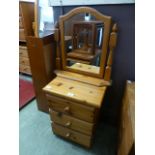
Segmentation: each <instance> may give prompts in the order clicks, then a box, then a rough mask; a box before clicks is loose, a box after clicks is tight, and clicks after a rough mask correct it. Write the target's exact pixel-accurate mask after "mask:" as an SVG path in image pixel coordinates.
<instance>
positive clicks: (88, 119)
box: [43, 7, 116, 147]
mask: <svg viewBox="0 0 155 155" xmlns="http://www.w3.org/2000/svg"><path fill="white" fill-rule="evenodd" d="M81 13H83V14H85V13H91V14H92V15H93V16H95V17H96V18H97V20H101V21H103V22H104V27H105V29H104V37H103V38H104V41H103V43H102V47H104V48H103V49H102V52H103V53H102V54H101V61H103V62H104V61H105V60H106V58H108V57H109V56H108V55H106V54H108V51H107V50H108V47H107V46H108V45H109V46H110V44H111V43H110V44H109V42H108V40H109V37H111V36H110V34H111V33H110V31H111V25H110V24H111V17H109V16H105V15H102V14H101V13H99V12H98V11H97V10H95V9H92V8H89V7H79V8H76V9H73V10H71V11H70V12H68V13H67V15H64V16H61V17H60V20H59V22H60V31H59V27H58V26H57V29H56V35H55V39H56V41H57V44H56V46H57V53H56V54H57V58H58V59H56V61H57V63H56V65H57V66H58V69H59V70H57V71H55V73H56V77H55V78H54V80H52V81H51V82H50V83H49V84H47V85H46V86H45V87H44V88H43V91H44V92H45V95H46V98H47V100H48V106H49V113H50V117H51V121H52V123H51V124H52V130H53V132H54V133H55V134H57V135H59V136H62V137H64V138H66V139H68V140H71V141H74V142H76V143H78V144H81V145H83V146H85V147H91V144H92V140H93V137H94V132H95V128H96V125H97V121H98V116H99V112H100V109H101V106H102V101H103V98H104V95H105V92H106V89H107V87H108V86H110V76H108V77H109V79H108V78H107V79H106V80H104V78H103V77H104V74H102V73H103V72H104V71H105V69H106V68H105V67H106V66H107V65H106V61H105V62H104V63H103V64H104V66H102V65H103V64H102V65H100V71H98V70H99V68H98V67H96V66H95V68H93V66H91V65H88V64H78V63H75V64H73V65H72V66H71V67H72V70H71V69H70V70H69V69H66V59H67V58H66V55H67V54H66V51H65V49H66V47H65V42H66V36H65V34H64V22H66V21H67V19H68V18H71V17H72V16H74V15H77V14H81ZM98 18H99V19H98ZM59 34H60V36H61V38H59ZM111 40H112V39H111ZM114 41H116V37H115V38H114ZM60 47H61V48H60ZM60 50H61V54H60ZM112 52H113V51H112ZM104 57H106V58H104ZM109 59H110V60H111V63H112V54H111V55H110V58H109ZM58 63H60V64H61V63H62V66H60V65H58ZM108 64H109V63H108ZM91 67H92V68H91ZM78 68H82V69H83V70H82V71H81V72H80V71H77V69H78ZM88 70H91V71H90V72H89V74H87V73H88ZM88 75H89V76H88Z"/></svg>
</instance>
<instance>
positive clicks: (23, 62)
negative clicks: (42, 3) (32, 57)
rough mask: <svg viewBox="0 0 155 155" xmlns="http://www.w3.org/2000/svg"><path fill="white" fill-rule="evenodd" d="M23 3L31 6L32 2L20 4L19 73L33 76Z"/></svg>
mask: <svg viewBox="0 0 155 155" xmlns="http://www.w3.org/2000/svg"><path fill="white" fill-rule="evenodd" d="M21 3H26V4H28V5H30V4H31V2H30V4H29V2H19V72H20V73H25V74H28V75H31V74H32V73H31V67H30V62H29V56H28V51H27V44H26V35H25V34H26V31H25V28H24V18H23V10H22V7H21ZM32 4H33V3H32ZM27 11H29V10H27Z"/></svg>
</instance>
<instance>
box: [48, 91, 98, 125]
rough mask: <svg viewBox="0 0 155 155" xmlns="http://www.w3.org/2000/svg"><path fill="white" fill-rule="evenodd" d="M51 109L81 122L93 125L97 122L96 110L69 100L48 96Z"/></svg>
mask: <svg viewBox="0 0 155 155" xmlns="http://www.w3.org/2000/svg"><path fill="white" fill-rule="evenodd" d="M46 97H47V99H48V104H49V107H50V108H51V109H53V110H55V111H58V112H62V113H65V114H68V115H70V116H73V117H76V118H79V119H81V120H84V121H87V122H90V123H93V122H94V121H95V116H96V113H95V108H93V107H88V106H84V105H82V104H78V103H75V102H72V101H69V100H67V99H63V98H60V97H56V96H52V95H48V94H46Z"/></svg>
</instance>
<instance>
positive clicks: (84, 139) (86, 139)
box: [52, 123, 91, 147]
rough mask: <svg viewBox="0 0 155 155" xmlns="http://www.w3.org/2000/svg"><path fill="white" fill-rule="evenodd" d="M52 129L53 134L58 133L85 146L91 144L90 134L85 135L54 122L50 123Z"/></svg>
mask: <svg viewBox="0 0 155 155" xmlns="http://www.w3.org/2000/svg"><path fill="white" fill-rule="evenodd" d="M52 129H53V132H54V133H55V134H58V135H60V136H62V137H64V138H66V139H69V140H71V141H74V142H76V143H79V144H81V145H83V146H86V147H90V146H91V136H87V135H84V134H81V133H79V132H76V131H73V130H70V129H68V128H65V127H62V126H60V125H58V124H56V123H52Z"/></svg>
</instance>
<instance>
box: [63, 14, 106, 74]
mask: <svg viewBox="0 0 155 155" xmlns="http://www.w3.org/2000/svg"><path fill="white" fill-rule="evenodd" d="M103 34H104V23H103V21H100V20H98V19H97V18H96V17H95V16H93V15H91V14H90V13H87V12H86V13H79V14H76V15H74V16H72V17H71V18H69V19H67V20H65V21H64V47H65V58H66V60H65V61H66V66H67V68H71V69H75V70H81V71H85V72H90V73H95V74H99V72H100V58H101V53H102V43H103V39H104V38H103Z"/></svg>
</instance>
